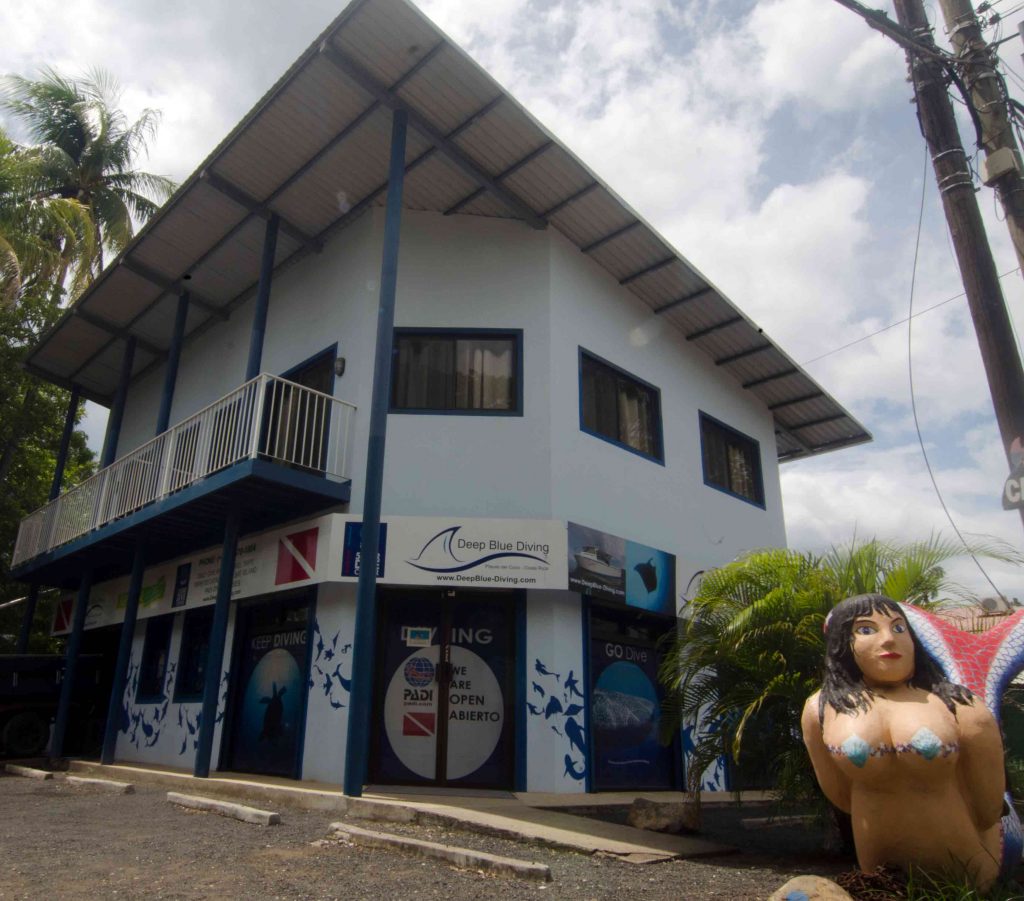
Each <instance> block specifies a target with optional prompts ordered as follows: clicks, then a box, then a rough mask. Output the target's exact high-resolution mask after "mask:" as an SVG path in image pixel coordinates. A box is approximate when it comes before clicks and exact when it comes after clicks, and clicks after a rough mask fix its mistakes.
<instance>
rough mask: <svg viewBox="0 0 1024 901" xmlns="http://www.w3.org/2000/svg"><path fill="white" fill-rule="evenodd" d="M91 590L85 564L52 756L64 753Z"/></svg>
mask: <svg viewBox="0 0 1024 901" xmlns="http://www.w3.org/2000/svg"><path fill="white" fill-rule="evenodd" d="M90 591H92V567H90V566H86V568H85V571H84V572H83V573H82V580H81V582H79V583H78V597H77V598H76V599H75V612H74V616H73V619H72V624H71V635H70V636H69V637H68V649H67V653H66V654H65V657H64V679H63V681H62V682H61V684H60V701H59V702H58V703H57V719H56V722H55V723H54V725H53V742H52V744H51V746H50V754H51V756H52V757H60V756H61V755H62V754H63V753H64V736H65V735H66V734H67V731H68V719H69V717H70V716H71V698H72V695H73V694H74V690H75V674H76V671H77V670H78V653H79V650H80V649H81V647H82V632H83V631H84V630H85V611H86V608H87V607H88V606H89V592H90Z"/></svg>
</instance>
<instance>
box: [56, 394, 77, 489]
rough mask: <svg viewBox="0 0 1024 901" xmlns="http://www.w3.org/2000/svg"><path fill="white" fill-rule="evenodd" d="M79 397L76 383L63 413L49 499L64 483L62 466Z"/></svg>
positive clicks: (69, 444) (66, 456) (64, 464)
mask: <svg viewBox="0 0 1024 901" xmlns="http://www.w3.org/2000/svg"><path fill="white" fill-rule="evenodd" d="M80 397H81V394H80V393H79V388H78V385H75V386H74V387H73V388H72V389H71V397H70V398H69V399H68V409H67V412H66V413H65V414H64V431H63V432H61V435H60V447H59V448H58V449H57V465H56V466H55V467H54V470H53V481H52V482H51V483H50V500H51V501H52V500H53V499H54V498H55V497H57V495H59V494H60V486H61V485H62V484H63V483H64V467H65V466H66V465H67V462H68V449H69V448H70V447H71V435H72V434H73V433H74V431H75V417H76V416H77V415H78V401H79V399H80Z"/></svg>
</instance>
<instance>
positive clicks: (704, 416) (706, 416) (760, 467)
mask: <svg viewBox="0 0 1024 901" xmlns="http://www.w3.org/2000/svg"><path fill="white" fill-rule="evenodd" d="M697 413H698V416H699V426H698V432H699V433H700V468H701V473H702V475H703V477H704V484H705V485H707V486H708V488H714V489H715V491H721V492H722V494H727V495H728V496H729V497H734V498H736V499H737V500H740V501H743V502H744V503H747V504H750V506H752V507H757V508H758V509H760V510H767V509H768V508H767V507H766V506H765V497H764V463H763V461H762V458H761V442H760V441H758V440H757V439H756V438H751V437H750V436H749V435H745V434H744V433H743V432H741V431H740V430H739V429H734V428H733V427H732V426H731V425H728V424H727V423H724V422H722V420H721V419H716V418H715V417H714V416H712V415H711V414H710V413H705V412H704V411H703V410H698V411H697ZM705 421H707V422H711V423H714V424H715V425H716V426H718V427H719V428H720V429H722V430H723V431H725V432H728V433H729V434H730V435H735V436H736V437H737V438H739V439H740V440H741V441H746V442H749V443H750V444H752V445H753V446H754V450H755V451H756V453H757V491H758V493H759V494H760V495H761V500H760V501H757V500H754V499H753V498H749V497H747V496H746V495H744V494H738V493H737V492H735V491H732V490H731V489H729V488H725V487H723V486H722V485H718V484H716V483H715V482H711V481H709V480H708V470H707V466H706V465H705V460H706V457H705V455H704V423H705Z"/></svg>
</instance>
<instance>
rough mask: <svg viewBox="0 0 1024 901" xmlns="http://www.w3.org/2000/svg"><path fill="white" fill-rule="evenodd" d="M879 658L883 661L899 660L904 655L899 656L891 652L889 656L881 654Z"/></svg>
mask: <svg viewBox="0 0 1024 901" xmlns="http://www.w3.org/2000/svg"><path fill="white" fill-rule="evenodd" d="M878 656H879V657H881V658H882V659H883V660H899V659H900V658H901V657H902V656H903V655H902V654H897V653H896V652H895V651H890V652H889V653H887V654H879V655H878Z"/></svg>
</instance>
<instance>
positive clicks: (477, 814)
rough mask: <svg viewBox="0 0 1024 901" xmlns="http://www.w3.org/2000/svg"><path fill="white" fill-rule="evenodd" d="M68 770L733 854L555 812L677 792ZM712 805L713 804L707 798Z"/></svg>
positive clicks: (622, 854) (602, 845)
mask: <svg viewBox="0 0 1024 901" xmlns="http://www.w3.org/2000/svg"><path fill="white" fill-rule="evenodd" d="M69 767H70V769H71V770H72V771H73V772H78V773H86V774H90V775H93V776H99V777H102V778H106V779H115V780H119V781H123V782H134V783H137V784H143V785H145V784H149V785H159V786H161V787H166V788H169V789H172V790H174V791H182V792H187V793H189V794H200V795H206V796H212V797H228V798H233V799H248V800H256V801H259V802H261V803H266V804H272V805H276V806H284V807H293V808H294V807H298V808H303V809H307V810H325V811H337V812H338V813H342V814H347V815H349V816H352V817H358V818H362V819H368V820H373V821H377V822H388V821H390V822H404V823H434V824H438V825H443V826H447V827H449V828H456V829H465V830H468V831H475V832H485V833H488V834H491V835H498V836H501V837H503V838H509V839H514V840H518V841H524V842H533V843H540V844H544V845H548V846H551V847H558V848H565V849H569V850H573V851H579V852H582V853H587V854H594V853H600V854H607V855H612V856H615V857H617V858H619V859H621V860H626V861H629V862H633V863H649V862H654V861H660V860H669V859H672V858H691V857H705V856H709V855H719V854H728V853H730V852H732V851H734V850H735V849H733V848H731V847H729V846H727V845H722V844H719V843H717V842H711V841H708V840H706V839H703V838H700V837H698V836H684V835H665V834H662V833H658V832H647V831H644V830H641V829H634V828H633V827H631V826H623V825H618V824H615V823H607V822H603V821H602V820H597V819H593V818H585V817H581V816H573V815H572V814H569V813H565V812H563V811H561V810H552V809H550V808H552V807H559V808H571V807H574V806H575V807H600V806H602V805H606V804H611V805H622V804H630V803H632V801H633V799H634V798H636V797H644V798H650V799H652V800H657V801H676V800H681V799H682V798H683V795H682V794H680V793H678V792H617V793H614V794H611V795H604V794H602V795H559V794H547V793H531V792H523V793H519V794H513V793H511V792H472V793H454V792H451V791H445V792H440V791H438V790H436V789H435V790H433V791H428V790H406V789H401V790H395V789H390V788H389V789H384V788H380V787H373V788H372V789H370V790H368V791H366V792H365V793H364V794H363V796H362V797H361V798H350V797H348V796H346V795H345V794H343V793H342V791H341V789H340V787H339V786H337V785H328V784H317V783H307V782H303V783H297V782H294V781H292V780H288V779H275V778H273V777H256V776H250V775H245V774H232V773H219V774H218V775H217V776H215V777H211V778H208V779H197V778H195V777H194V776H192V774H191V773H188V772H185V771H181V770H175V769H170V768H162V767H148V766H147V767H141V766H136V765H130V764H113V765H110V766H103V765H102V764H99V763H93V762H90V761H79V760H72V761H71V762H70V764H69ZM709 800H712V799H709Z"/></svg>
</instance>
